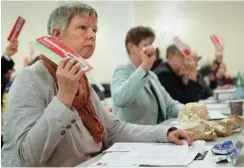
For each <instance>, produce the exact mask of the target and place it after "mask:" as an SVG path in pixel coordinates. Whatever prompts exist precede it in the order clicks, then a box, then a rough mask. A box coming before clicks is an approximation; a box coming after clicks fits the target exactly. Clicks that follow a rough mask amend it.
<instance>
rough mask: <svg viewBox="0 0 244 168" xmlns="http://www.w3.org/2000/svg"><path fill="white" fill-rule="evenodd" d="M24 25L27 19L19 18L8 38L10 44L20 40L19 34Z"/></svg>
mask: <svg viewBox="0 0 244 168" xmlns="http://www.w3.org/2000/svg"><path fill="white" fill-rule="evenodd" d="M24 24H25V19H24V18H22V17H20V16H19V17H18V18H17V20H16V22H15V24H14V27H13V29H12V31H11V32H10V34H9V37H8V41H9V42H12V41H14V40H16V39H17V38H18V36H19V33H20V31H21V30H22V28H23V26H24Z"/></svg>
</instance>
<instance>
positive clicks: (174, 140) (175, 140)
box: [170, 134, 183, 145]
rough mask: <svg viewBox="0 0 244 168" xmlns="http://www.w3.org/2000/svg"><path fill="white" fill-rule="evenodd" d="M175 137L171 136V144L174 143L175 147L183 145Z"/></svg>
mask: <svg viewBox="0 0 244 168" xmlns="http://www.w3.org/2000/svg"><path fill="white" fill-rule="evenodd" d="M175 135H176V134H173V135H172V136H171V137H170V142H173V143H175V144H176V145H183V143H182V142H181V140H180V139H178V138H177V137H176V136H175Z"/></svg>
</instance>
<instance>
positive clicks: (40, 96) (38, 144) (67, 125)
mask: <svg viewBox="0 0 244 168" xmlns="http://www.w3.org/2000/svg"><path fill="white" fill-rule="evenodd" d="M90 90H91V98H90V99H91V101H92V103H93V105H94V107H95V110H96V112H97V114H98V117H99V119H100V121H101V122H102V124H103V125H104V127H105V128H106V129H105V136H104V138H103V142H102V145H101V144H95V143H94V141H93V138H92V137H91V135H90V133H89V132H88V130H87V129H86V128H85V126H84V125H83V122H82V120H81V119H80V117H79V115H78V113H77V112H76V111H75V110H74V109H73V108H72V109H69V108H67V107H66V106H65V105H64V104H62V103H61V102H60V100H59V99H58V98H57V97H56V94H57V88H56V85H55V83H54V80H53V78H52V76H51V75H50V73H49V72H48V70H47V69H46V67H45V66H44V64H43V62H42V61H38V62H36V63H35V64H34V65H32V66H30V67H27V68H25V69H24V70H23V71H22V72H21V73H20V74H19V75H18V76H17V77H16V79H15V80H14V83H13V85H12V87H11V89H10V92H9V93H8V98H7V111H6V114H5V118H4V133H3V137H4V143H5V144H4V146H3V148H2V166H8V167H13V166H17V167H23V166H43V167H44V166H45V167H46V166H76V165H78V164H80V163H82V162H84V161H85V160H86V158H87V156H90V155H91V154H93V153H96V152H98V151H99V150H100V149H101V146H103V149H106V148H108V147H109V146H110V145H112V144H113V143H114V142H139V141H141V142H167V132H168V129H169V127H166V126H161V125H158V126H139V125H134V124H129V123H125V122H121V121H119V120H118V119H116V117H115V116H114V115H113V114H112V113H110V112H108V111H107V110H106V109H105V108H104V107H103V105H102V104H101V103H100V100H99V98H98V96H97V95H96V93H95V92H94V91H93V90H92V88H91V89H90Z"/></svg>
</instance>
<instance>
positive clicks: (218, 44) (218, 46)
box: [210, 34, 224, 51]
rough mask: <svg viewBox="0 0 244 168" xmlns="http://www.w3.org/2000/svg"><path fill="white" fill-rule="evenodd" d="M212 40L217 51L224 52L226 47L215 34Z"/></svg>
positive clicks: (211, 37)
mask: <svg viewBox="0 0 244 168" xmlns="http://www.w3.org/2000/svg"><path fill="white" fill-rule="evenodd" d="M210 39H211V40H212V42H213V44H214V46H215V48H216V49H217V50H220V51H223V49H224V46H223V44H222V41H221V40H220V38H219V37H217V36H216V35H215V34H213V35H211V36H210Z"/></svg>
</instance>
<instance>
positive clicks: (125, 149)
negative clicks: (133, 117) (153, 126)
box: [90, 141, 205, 167]
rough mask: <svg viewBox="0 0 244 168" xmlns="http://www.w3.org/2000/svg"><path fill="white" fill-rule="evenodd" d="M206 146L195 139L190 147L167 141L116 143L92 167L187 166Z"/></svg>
mask: <svg viewBox="0 0 244 168" xmlns="http://www.w3.org/2000/svg"><path fill="white" fill-rule="evenodd" d="M204 146H205V142H204V141H195V142H194V143H193V145H192V146H190V147H189V146H187V145H183V146H177V145H172V144H171V145H169V144H165V143H164V144H160V143H116V144H114V145H113V146H112V147H111V148H109V149H108V150H107V153H105V154H104V155H103V157H102V158H101V159H100V160H99V161H97V162H95V163H93V164H92V165H90V167H138V166H139V165H144V166H146V165H148V166H186V165H188V164H189V163H191V162H192V161H193V160H194V158H195V156H196V155H197V153H199V152H202V150H203V148H204Z"/></svg>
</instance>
